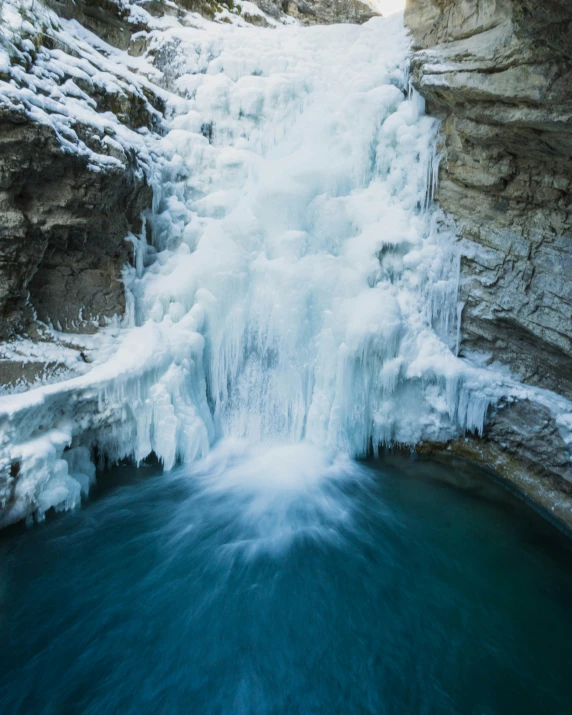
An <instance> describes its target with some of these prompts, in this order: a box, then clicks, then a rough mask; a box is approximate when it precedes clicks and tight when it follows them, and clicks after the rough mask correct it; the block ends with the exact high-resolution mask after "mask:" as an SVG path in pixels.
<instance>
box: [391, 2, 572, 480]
mask: <svg viewBox="0 0 572 715" xmlns="http://www.w3.org/2000/svg"><path fill="white" fill-rule="evenodd" d="M405 21H406V24H407V25H408V27H409V29H410V31H411V34H412V38H413V49H414V54H413V58H412V80H413V83H414V86H415V87H416V88H417V89H418V91H419V92H420V93H421V94H422V95H423V97H424V98H425V99H426V101H427V108H428V111H429V112H430V113H432V114H434V115H437V116H439V117H441V118H442V119H443V124H442V157H443V158H442V161H441V164H440V169H439V186H438V189H437V195H436V198H437V200H438V201H439V203H440V205H441V207H442V209H443V210H444V211H445V212H446V213H447V214H448V215H449V216H450V217H452V218H453V220H454V222H455V224H456V227H457V233H458V235H459V236H460V237H461V239H462V254H463V256H462V262H461V282H460V285H461V288H460V291H461V296H460V297H461V301H462V302H463V304H464V305H463V312H462V329H461V338H462V340H461V354H465V355H468V354H474V353H475V352H477V353H481V354H483V355H484V356H485V359H486V360H488V361H489V362H493V361H494V362H498V363H502V364H505V365H508V366H509V367H510V368H511V370H512V371H513V373H514V374H515V375H517V376H519V377H520V378H522V380H523V381H524V382H525V383H527V384H530V385H535V386H538V387H541V388H546V389H548V390H551V391H553V392H555V393H557V394H558V395H562V396H564V397H566V398H568V399H570V398H572V43H571V42H570V38H571V37H572V4H571V3H570V2H569V0H547V1H546V2H542V3H538V2H535V1H533V0H408V4H407V9H406V13H405ZM487 439H488V440H489V441H490V442H493V443H496V444H497V445H498V446H499V447H500V448H501V449H502V450H504V451H505V452H506V453H508V454H512V455H514V456H516V457H518V458H519V460H520V462H521V463H522V464H525V465H526V467H527V468H528V469H530V470H531V471H532V472H534V473H535V474H537V475H538V476H540V477H543V478H544V477H549V478H550V479H553V480H556V482H558V483H560V485H561V486H562V489H563V491H567V490H568V488H569V484H570V483H571V482H572V471H571V468H570V455H569V450H568V447H567V445H566V444H565V443H564V441H563V439H562V437H561V436H560V434H559V431H558V429H557V427H556V425H555V423H554V421H551V419H550V416H549V415H547V413H546V410H543V409H542V408H539V407H538V405H535V404H533V403H532V402H529V401H526V400H525V401H523V402H522V403H520V404H518V405H512V406H507V407H506V408H505V409H504V410H501V412H500V413H499V414H498V415H497V416H496V417H493V420H492V422H491V424H490V426H489V430H488V435H487Z"/></svg>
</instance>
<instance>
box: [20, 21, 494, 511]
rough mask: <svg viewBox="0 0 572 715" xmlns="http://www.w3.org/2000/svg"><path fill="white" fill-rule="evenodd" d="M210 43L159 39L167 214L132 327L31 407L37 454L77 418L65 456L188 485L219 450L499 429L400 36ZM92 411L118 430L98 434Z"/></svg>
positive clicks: (209, 30) (347, 448)
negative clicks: (217, 446)
mask: <svg viewBox="0 0 572 715" xmlns="http://www.w3.org/2000/svg"><path fill="white" fill-rule="evenodd" d="M204 25H205V26H203V27H201V28H197V29H195V28H183V27H176V28H175V29H167V30H161V31H156V32H155V34H154V37H153V43H154V44H152V49H153V51H154V52H155V53H156V55H157V56H159V54H160V51H161V49H162V48H163V49H164V48H165V47H175V49H176V52H171V53H170V56H171V57H174V58H175V59H173V61H172V62H171V63H170V64H169V66H168V67H164V68H163V72H164V76H163V81H164V84H165V86H168V87H169V88H170V89H171V90H173V96H174V97H175V99H174V100H173V102H172V106H171V108H170V112H171V119H170V131H169V132H168V133H167V134H166V136H165V137H164V138H163V139H162V140H161V142H160V148H161V157H160V159H159V160H158V163H157V167H156V174H157V175H160V179H157V181H156V186H155V198H154V202H153V210H152V211H150V212H149V214H148V216H147V217H146V222H145V226H144V230H143V233H142V234H141V235H140V236H137V237H134V236H131V237H130V240H131V241H132V242H133V244H134V250H135V253H136V261H135V267H133V268H129V269H126V271H125V281H126V286H127V290H128V301H127V304H128V307H129V310H128V317H127V319H126V327H125V328H124V329H123V330H121V331H120V332H119V335H118V337H117V340H116V342H115V343H114V348H113V350H112V351H110V350H107V352H106V353H105V355H104V357H102V358H101V360H99V361H98V362H97V363H96V365H95V366H94V368H93V370H92V371H91V372H90V373H88V375H86V376H82V377H81V378H76V379H75V380H72V381H69V383H67V384H64V385H63V386H62V385H60V386H49V388H43V392H42V394H41V397H39V396H38V394H35V395H31V396H30V395H28V396H18V397H19V398H22V399H23V400H24V403H25V405H24V406H25V409H28V410H31V409H33V410H34V411H35V413H36V416H35V417H34V419H35V420H36V421H35V422H34V421H33V420H32V422H30V419H31V418H30V417H29V416H28V417H26V418H24V417H22V418H21V419H20V420H19V421H16V422H15V424H17V425H18V429H19V430H20V435H21V434H22V425H24V424H25V425H27V427H26V430H24V432H26V431H27V434H28V436H29V437H30V439H31V438H32V436H34V438H35V439H36V440H37V438H38V435H39V434H40V435H44V436H45V435H47V434H48V432H47V431H46V428H47V426H50V427H54V426H55V425H49V422H50V420H49V415H50V414H60V415H61V414H64V413H65V420H64V421H65V429H66V430H67V432H65V434H67V442H68V443H69V442H70V441H71V439H72V438H73V439H74V444H75V443H76V442H77V443H79V444H82V445H84V446H85V445H87V446H88V447H93V446H94V445H96V446H97V448H98V451H99V454H100V455H102V454H103V455H107V456H108V457H109V458H110V459H112V460H113V459H119V458H123V457H130V458H132V459H134V460H136V461H141V460H143V459H145V458H146V457H147V456H148V455H149V454H151V453H152V452H154V453H155V454H156V455H157V456H158V457H159V459H161V460H162V461H163V463H164V466H165V468H167V469H170V468H171V467H173V465H174V464H175V463H176V462H177V461H192V460H195V459H197V458H200V457H204V456H205V455H206V454H207V453H208V451H209V449H210V447H211V445H212V444H213V443H214V442H215V441H216V440H218V439H220V438H223V437H235V438H244V439H246V440H249V441H251V442H268V443H287V442H290V443H292V442H302V441H306V442H309V443H313V444H317V445H320V446H322V447H326V448H328V449H330V450H332V451H335V452H344V453H347V454H350V455H351V456H354V457H358V456H363V455H365V454H366V453H367V452H368V450H369V449H370V447H371V446H374V447H375V446H377V445H378V444H392V443H402V444H409V445H414V444H416V443H418V442H419V441H421V440H423V439H432V440H437V439H448V438H450V437H452V436H454V435H456V434H458V433H460V432H462V431H464V430H482V426H483V421H484V418H485V414H486V410H487V407H488V405H489V403H490V401H491V395H490V391H487V389H485V387H484V384H485V383H484V381H483V379H482V378H481V377H480V376H479V374H478V371H476V370H475V369H473V368H471V367H470V366H468V365H467V364H465V363H463V362H462V361H460V360H459V359H458V358H457V357H456V356H455V354H454V353H453V351H454V350H456V347H455V345H456V342H457V341H458V336H457V322H458V316H457V314H458V310H457V286H458V273H459V262H458V256H457V254H456V251H455V246H454V236H453V235H452V233H451V232H449V231H447V230H445V229H444V228H443V226H442V222H441V221H440V219H439V215H438V212H437V211H436V209H435V207H434V206H433V204H432V201H431V199H432V192H433V190H434V182H435V180H436V167H437V166H438V161H437V153H436V138H437V131H438V126H437V123H436V122H435V120H433V119H431V118H429V117H427V116H426V115H425V113H424V104H423V101H422V100H421V98H420V97H419V96H418V95H417V94H416V93H415V92H414V91H411V89H410V87H409V80H408V53H409V40H408V38H407V36H406V32H405V30H404V28H403V20H402V17H401V16H399V15H398V16H393V17H391V18H389V19H377V20H372V21H370V22H369V23H367V24H366V25H364V26H361V27H359V26H351V25H346V26H341V25H340V26H333V27H315V28H300V27H295V26H289V27H284V28H278V29H274V30H272V31H269V30H264V29H259V28H252V29H246V28H237V27H229V26H224V25H215V24H211V23H205V24H204ZM165 54H169V53H165ZM110 353H111V354H110ZM33 392H34V393H38V391H33ZM70 394H72V395H76V397H75V398H74V399H73V400H71V407H70V406H69V404H70V400H69V399H68V397H69V395H70ZM78 394H81V396H82V397H81V398H77V395H78ZM62 395H64V397H63V398H62ZM93 395H96V396H97V409H96V410H95V414H97V415H99V416H101V415H104V416H106V417H105V418H101V419H100V418H97V419H94V418H93V417H90V418H89V419H87V418H85V414H84V413H85V411H86V410H87V407H85V405H86V404H88V403H89V399H88V398H89V396H92V397H93ZM24 403H22V401H20V402H19V403H18V405H19V406H18V408H17V409H18V410H20V412H22V410H23V409H24V408H23V407H21V405H22V404H24ZM39 404H41V406H42V409H41V410H40V411H39V412H40V413H41V414H42V415H43V418H40V417H38V416H37V415H38V405H39ZM89 404H92V403H89ZM64 405H66V406H64ZM80 408H81V409H80ZM14 409H16V408H14ZM58 409H59V410H60V412H59V413H58V412H57V410H58ZM74 409H75V410H76V413H77V410H80V412H81V410H83V413H82V414H84V418H83V423H82V422H81V420H79V419H78V417H77V414H76V413H74ZM66 410H67V411H66ZM88 411H89V410H88ZM98 419H99V421H98ZM26 420H27V421H26ZM61 422H62V420H61V419H60V423H59V424H58V425H57V426H58V429H59V430H60V431H59V432H58V435H59V436H58V442H57V446H54V442H53V441H51V442H50V441H49V440H48V443H49V445H50V447H49V448H50V450H52V451H50V455H52V457H53V459H52V458H50V459H51V461H50V460H48V462H46V461H45V460H44V462H42V465H44V466H43V467H42V468H43V470H44V471H43V472H42V474H43V475H44V476H43V477H42V480H41V482H40V483H39V484H38V483H36V485H35V486H34V487H33V489H32V490H31V492H30V493H31V494H32V495H33V493H34V489H40V491H41V492H42V493H45V492H46V490H49V484H50V480H52V481H51V483H52V485H53V484H55V483H56V482H54V481H53V480H54V479H56V477H57V479H59V480H60V481H58V482H57V484H58V489H59V491H58V495H60V496H58V497H57V499H56V497H54V499H55V501H54V499H52V500H51V501H50V499H49V498H48V499H44V502H43V503H44V504H45V503H48V504H51V505H52V506H54V505H55V506H57V505H58V504H62V503H63V502H62V501H61V494H60V493H61V491H62V489H63V492H65V487H62V482H61V478H62V466H61V465H62V462H63V459H62V449H63V446H62V445H63V444H65V443H66V439H62V436H61V434H62V432H61V430H62V424H61ZM30 424H32V426H31V427H30ZM86 425H87V427H86ZM64 431H65V430H64ZM20 440H21V437H20ZM26 444H28V443H27V442H26ZM79 449H81V447H79ZM20 451H22V450H20ZM34 454H36V452H34ZM82 454H83V453H82ZM12 458H14V455H12ZM69 462H70V460H69V458H67V462H66V463H65V464H66V465H67V464H69ZM34 464H36V465H37V459H36V462H34ZM46 465H47V466H46ZM58 465H59V466H58ZM20 468H23V467H20ZM58 469H59V472H58ZM85 471H86V470H84V472H85ZM64 473H65V474H64V477H65V476H66V474H67V477H66V478H70V477H69V474H68V472H67V467H66V468H65V469H64ZM54 475H55V476H54ZM72 477H73V475H72ZM84 483H85V479H84ZM76 492H77V490H76ZM77 493H78V494H79V492H77ZM29 498H30V499H32V502H30V503H33V498H32V497H29ZM58 500H59V501H58ZM36 504H37V499H36ZM65 505H66V506H69V499H68V501H66V502H65ZM26 508H28V510H29V509H30V507H29V505H28V506H27V507H26Z"/></svg>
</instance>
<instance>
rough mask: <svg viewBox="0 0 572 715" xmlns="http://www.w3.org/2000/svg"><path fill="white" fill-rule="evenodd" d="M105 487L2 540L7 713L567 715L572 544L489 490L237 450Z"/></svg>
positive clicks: (410, 464)
mask: <svg viewBox="0 0 572 715" xmlns="http://www.w3.org/2000/svg"><path fill="white" fill-rule="evenodd" d="M191 476H192V478H190V477H191ZM105 479H106V478H104V482H105ZM107 480H108V482H109V485H108V486H107V487H106V488H103V489H102V491H101V492H100V494H99V496H98V497H97V498H96V499H95V500H93V501H92V502H90V503H89V504H88V505H87V506H86V507H85V508H84V509H82V510H81V511H79V512H75V513H72V514H68V515H65V516H59V517H57V518H54V519H48V521H47V522H46V523H45V524H43V525H39V526H37V527H35V528H33V529H28V530H25V529H24V528H18V529H15V530H13V531H8V532H6V533H4V534H3V535H2V537H1V540H0V559H1V560H0V653H1V667H0V702H2V711H3V712H5V713H10V714H16V713H82V714H85V713H98V714H99V713H153V714H154V713H200V714H201V715H210V714H211V713H212V714H214V713H221V714H222V713H225V714H229V715H235V714H237V713H375V714H378V713H391V714H395V715H402V714H403V713H462V714H465V713H482V714H485V713H486V714H489V713H502V714H505V713H506V714H507V715H508V714H511V715H512V714H513V713H519V714H523V713H531V714H533V713H534V714H536V713H540V712H546V713H562V714H564V713H568V712H570V703H571V702H572V701H571V697H572V681H571V679H570V677H569V665H570V662H571V661H570V656H571V655H572V620H571V618H570V609H571V607H572V560H571V558H570V557H571V549H570V543H569V541H568V540H567V539H566V537H564V536H563V535H562V534H560V533H559V532H557V531H556V530H555V529H553V527H551V526H550V525H549V524H548V523H546V522H544V521H543V520H542V519H541V518H540V517H538V516H537V515H536V514H534V513H533V512H531V511H530V510H529V509H528V508H527V507H525V506H524V505H522V504H521V503H520V502H517V501H516V500H514V499H513V498H512V497H511V496H510V495H508V494H507V493H505V491H504V490H502V489H501V488H500V487H497V486H496V485H495V484H494V483H492V482H490V481H489V479H488V478H487V477H485V476H484V475H483V474H482V473H478V472H474V471H471V470H469V469H468V468H467V467H464V466H462V465H460V464H453V465H444V464H436V463H431V462H426V461H422V460H411V459H410V458H403V457H393V458H387V459H385V460H384V461H381V462H377V461H372V462H367V463H356V462H352V461H350V460H348V459H346V458H344V457H340V456H337V457H333V456H331V455H330V454H328V453H326V452H323V451H321V450H318V449H316V448H313V447H308V446H306V445H301V446H292V447H280V448H271V449H262V448H252V447H248V446H246V445H245V444H244V443H242V442H225V443H223V444H221V445H219V446H218V447H217V448H216V449H215V450H214V451H213V452H212V453H211V454H210V456H209V457H208V458H207V459H206V460H205V461H203V462H200V463H198V464H196V465H195V466H194V467H192V468H183V469H179V470H175V471H174V472H172V473H171V474H168V475H160V474H159V473H158V470H155V469H154V468H152V467H145V468H143V469H141V470H135V469H131V468H122V469H118V470H116V471H115V472H114V473H113V474H110V475H108V477H107Z"/></svg>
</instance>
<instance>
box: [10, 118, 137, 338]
mask: <svg viewBox="0 0 572 715" xmlns="http://www.w3.org/2000/svg"><path fill="white" fill-rule="evenodd" d="M150 201H151V191H150V188H149V187H148V186H147V185H146V184H145V183H144V182H142V181H141V180H140V179H137V178H136V177H135V174H134V173H133V172H131V171H130V168H129V166H125V167H124V168H123V169H121V168H119V167H117V168H116V167H112V168H109V169H108V170H107V171H105V172H96V171H93V170H91V169H90V168H88V161H87V160H86V159H85V158H82V157H80V156H78V155H77V154H72V153H64V152H63V151H62V148H61V146H60V143H59V142H58V140H57V138H56V137H55V135H54V132H53V130H52V129H51V128H50V127H47V126H45V125H41V124H37V123H33V122H31V121H30V120H29V119H27V118H26V117H23V116H19V115H17V114H12V115H10V114H9V113H7V112H4V113H1V114H0V207H1V208H0V211H1V213H2V216H3V220H2V223H1V225H0V314H2V315H3V317H4V320H2V321H0V326H1V329H2V332H3V333H4V335H3V336H2V337H7V336H8V335H9V334H10V333H13V332H14V331H18V330H22V328H24V327H25V324H26V321H29V320H30V319H31V317H32V311H33V312H35V313H36V315H37V317H38V318H39V319H40V320H41V321H43V322H49V323H52V324H53V325H54V326H55V327H57V328H59V329H62V330H65V331H66V332H93V331H94V330H95V329H96V327H97V325H98V323H99V322H100V321H101V320H103V319H105V318H108V317H111V316H113V315H117V314H119V315H121V314H123V312H124V308H125V298H124V288H123V285H122V283H121V267H122V266H123V265H124V264H126V263H127V262H128V261H129V258H130V253H131V251H130V247H129V244H128V243H126V241H125V236H126V235H127V234H128V232H129V231H130V230H131V229H135V228H136V227H137V224H138V216H139V214H140V213H141V211H142V210H143V208H145V207H146V206H147V205H148V204H149V203H150Z"/></svg>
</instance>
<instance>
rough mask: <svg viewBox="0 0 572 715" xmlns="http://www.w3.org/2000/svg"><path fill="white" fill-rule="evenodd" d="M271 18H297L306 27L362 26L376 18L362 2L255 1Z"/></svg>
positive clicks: (354, 0) (315, 0)
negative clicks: (346, 24)
mask: <svg viewBox="0 0 572 715" xmlns="http://www.w3.org/2000/svg"><path fill="white" fill-rule="evenodd" d="M254 1H255V3H256V5H258V7H259V8H260V9H261V10H262V11H263V12H265V13H267V14H268V15H270V16H271V17H279V16H280V15H281V14H286V15H290V16H292V17H295V18H296V19H297V20H299V21H300V22H301V23H302V24H304V25H327V24H332V23H336V22H341V23H344V22H353V23H358V24H362V23H364V22H367V21H368V20H370V19H371V18H372V17H374V16H375V14H376V13H375V12H374V11H373V9H372V8H371V7H370V6H369V5H368V4H367V3H364V2H360V0H254Z"/></svg>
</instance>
